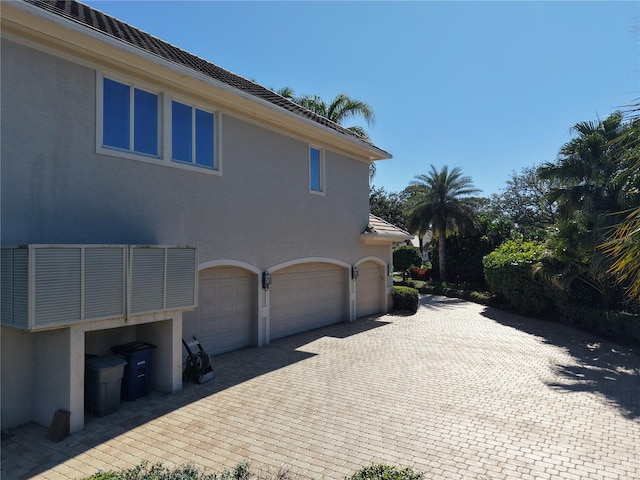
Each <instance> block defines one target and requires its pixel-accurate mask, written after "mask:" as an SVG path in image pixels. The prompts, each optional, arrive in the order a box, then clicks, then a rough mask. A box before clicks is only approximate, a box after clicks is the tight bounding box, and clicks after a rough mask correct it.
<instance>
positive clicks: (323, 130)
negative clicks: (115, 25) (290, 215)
mask: <svg viewBox="0 0 640 480" xmlns="http://www.w3.org/2000/svg"><path fill="white" fill-rule="evenodd" d="M1 14H2V23H3V30H7V31H9V32H11V31H14V32H16V33H17V32H20V31H21V27H22V28H26V29H27V32H23V33H26V34H27V35H28V36H29V37H30V38H37V39H40V40H44V41H45V42H47V43H48V44H49V45H51V44H57V45H58V46H61V47H63V48H65V50H67V51H69V52H72V53H74V54H76V55H80V56H81V57H83V58H92V54H96V55H98V57H99V58H102V59H103V60H108V62H107V64H114V62H116V63H115V65H114V66H117V67H120V68H126V69H127V70H132V71H136V72H137V73H138V74H141V75H144V76H147V77H149V76H150V75H151V76H155V77H160V78H162V79H163V80H164V81H165V82H167V81H168V82H169V83H177V84H180V85H184V86H185V87H186V88H189V84H190V83H192V82H190V81H189V79H191V81H195V82H197V83H199V84H200V85H199V86H200V88H201V87H202V85H201V84H202V83H204V84H206V85H208V86H210V87H213V88H214V89H215V90H217V92H211V91H209V92H207V93H208V94H209V95H210V96H211V97H212V98H214V99H215V100H214V101H216V102H217V103H218V104H219V105H220V106H221V107H224V109H226V110H229V111H230V112H231V113H236V114H238V115H244V116H247V117H249V118H250V119H254V120H256V121H259V122H261V123H266V124H267V125H271V126H273V127H276V128H280V129H283V130H285V131H289V132H291V133H293V134H295V135H298V136H302V137H306V138H313V139H314V140H315V141H322V142H326V143H327V144H330V145H331V146H332V147H334V148H338V149H340V150H341V151H343V152H345V153H347V154H350V155H352V156H354V157H355V158H359V159H361V160H363V161H376V160H385V159H390V158H392V157H391V154H389V153H388V152H386V151H385V150H383V149H381V148H379V147H376V146H375V145H373V144H370V143H368V142H365V141H363V140H360V139H358V138H357V137H355V136H348V135H345V134H344V133H341V132H339V131H337V130H333V129H331V128H329V127H327V126H325V125H322V124H320V123H318V122H315V121H314V120H312V119H309V118H306V117H303V116H301V115H297V114H295V113H294V112H290V111H288V110H286V109H285V108H283V107H280V106H278V105H275V104H273V103H271V102H268V101H267V100H264V99H262V98H260V97H257V96H255V95H251V94H250V93H248V92H244V91H242V90H240V89H238V88H236V87H233V86H231V85H228V84H226V83H224V82H222V81H220V80H217V79H215V78H212V77H209V76H207V75H205V74H204V73H201V72H198V71H196V70H193V69H191V68H189V67H186V66H184V65H181V64H179V63H177V62H174V61H171V60H168V59H166V58H163V57H161V56H159V55H156V54H154V53H152V52H149V51H147V50H144V49H143V48H140V47H137V46H135V45H131V44H129V43H127V42H124V41H122V40H120V39H118V38H115V37H111V36H109V35H108V34H105V33H104V32H100V31H97V30H94V29H92V28H91V27H89V26H86V25H83V24H80V23H78V22H75V21H73V20H70V19H67V18H64V17H62V16H59V15H56V14H54V13H51V12H49V11H47V10H43V9H41V8H39V7H37V6H34V5H31V4H29V3H26V2H6V3H5V4H3V6H2V11H1ZM29 15H32V16H33V15H35V17H36V18H37V19H39V20H40V21H39V22H37V21H36V20H34V19H33V17H31V18H30V17H29ZM47 22H50V23H47ZM34 23H35V25H34ZM7 27H13V28H7ZM60 28H62V29H64V31H65V32H67V33H70V32H72V33H73V35H74V36H77V35H81V36H83V37H85V38H87V37H88V39H89V41H74V40H73V39H68V38H64V37H63V35H62V33H63V32H61V31H60ZM52 39H56V40H57V42H52ZM96 42H97V43H96ZM131 56H132V57H131ZM140 58H142V59H144V60H145V61H146V62H148V63H144V62H142V63H141V62H140ZM134 59H135V60H134ZM149 64H152V65H155V66H157V67H159V68H160V69H161V70H163V72H162V74H160V72H154V71H153V70H154V69H153V68H149ZM167 69H168V70H169V71H171V72H172V73H173V75H172V76H167V75H166V70H167ZM191 88H193V87H191ZM201 93H203V92H201ZM239 99H240V101H238V100H239Z"/></svg>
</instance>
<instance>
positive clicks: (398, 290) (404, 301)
mask: <svg viewBox="0 0 640 480" xmlns="http://www.w3.org/2000/svg"><path fill="white" fill-rule="evenodd" d="M418 298H419V295H418V290H416V289H415V288H411V287H393V310H394V311H395V312H411V313H416V312H417V311H418Z"/></svg>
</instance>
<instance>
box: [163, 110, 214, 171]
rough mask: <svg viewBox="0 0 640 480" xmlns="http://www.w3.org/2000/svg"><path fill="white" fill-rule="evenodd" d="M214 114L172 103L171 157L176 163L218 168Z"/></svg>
mask: <svg viewBox="0 0 640 480" xmlns="http://www.w3.org/2000/svg"><path fill="white" fill-rule="evenodd" d="M214 144H215V129H214V115H213V113H210V112H206V111H204V110H200V109H199V108H195V107H191V106H190V105H186V104H184V103H180V102H176V101H175V100H174V101H172V102H171V145H172V147H171V150H172V152H171V158H172V159H173V160H174V161H177V162H184V163H190V164H193V165H198V166H200V167H207V168H216V165H215V155H214V151H215V150H214Z"/></svg>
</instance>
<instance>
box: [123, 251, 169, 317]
mask: <svg viewBox="0 0 640 480" xmlns="http://www.w3.org/2000/svg"><path fill="white" fill-rule="evenodd" d="M164 251H165V249H164V248H132V249H131V313H144V312H156V311H160V310H162V309H163V308H164Z"/></svg>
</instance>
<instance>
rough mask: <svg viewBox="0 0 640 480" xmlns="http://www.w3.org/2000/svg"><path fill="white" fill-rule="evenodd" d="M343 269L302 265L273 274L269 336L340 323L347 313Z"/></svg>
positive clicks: (282, 335) (345, 277)
mask: <svg viewBox="0 0 640 480" xmlns="http://www.w3.org/2000/svg"><path fill="white" fill-rule="evenodd" d="M347 294H348V284H347V270H346V269H344V268H342V267H339V266H336V265H331V264H321V263H313V264H303V265H296V266H294V267H289V268H287V269H285V270H283V271H280V272H276V273H274V275H273V282H272V286H271V290H270V305H271V315H270V320H271V323H270V337H271V339H276V338H282V337H286V336H288V335H293V334H295V333H300V332H304V331H308V330H312V329H315V328H320V327H324V326H327V325H332V324H334V323H338V322H341V321H343V320H344V319H345V317H346V316H348V307H347Z"/></svg>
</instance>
